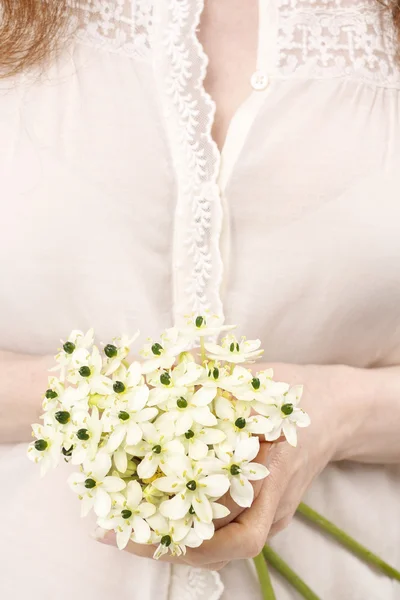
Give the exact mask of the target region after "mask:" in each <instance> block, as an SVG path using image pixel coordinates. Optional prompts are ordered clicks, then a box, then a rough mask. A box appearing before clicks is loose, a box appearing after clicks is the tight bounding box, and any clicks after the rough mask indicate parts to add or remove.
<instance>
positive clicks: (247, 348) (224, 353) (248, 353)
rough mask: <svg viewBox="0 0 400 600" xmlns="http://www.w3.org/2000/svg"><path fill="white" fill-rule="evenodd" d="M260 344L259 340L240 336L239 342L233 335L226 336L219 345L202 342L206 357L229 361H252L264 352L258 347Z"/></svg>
mask: <svg viewBox="0 0 400 600" xmlns="http://www.w3.org/2000/svg"><path fill="white" fill-rule="evenodd" d="M260 346H261V342H260V340H246V339H245V338H242V339H241V340H240V342H239V341H238V340H237V339H236V337H235V336H234V335H228V336H226V337H225V338H224V339H223V340H222V343H221V345H220V346H219V345H218V344H213V343H211V342H208V343H205V344H204V347H205V349H206V351H207V356H208V358H211V360H225V361H227V362H230V363H244V362H251V361H253V360H254V359H256V358H258V357H259V356H261V354H262V353H263V352H264V350H261V349H260Z"/></svg>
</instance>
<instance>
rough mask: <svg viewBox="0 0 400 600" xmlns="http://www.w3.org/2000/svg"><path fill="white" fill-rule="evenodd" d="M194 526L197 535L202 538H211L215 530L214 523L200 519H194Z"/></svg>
mask: <svg viewBox="0 0 400 600" xmlns="http://www.w3.org/2000/svg"><path fill="white" fill-rule="evenodd" d="M193 528H194V531H195V533H196V535H198V536H199V538H201V539H202V540H211V538H212V536H213V535H214V532H215V527H214V523H212V522H211V523H204V522H203V521H200V520H199V519H194V523H193Z"/></svg>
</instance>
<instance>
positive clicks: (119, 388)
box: [113, 381, 126, 394]
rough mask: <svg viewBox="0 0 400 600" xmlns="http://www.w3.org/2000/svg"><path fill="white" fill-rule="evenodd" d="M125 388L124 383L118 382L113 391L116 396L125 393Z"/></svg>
mask: <svg viewBox="0 0 400 600" xmlns="http://www.w3.org/2000/svg"><path fill="white" fill-rule="evenodd" d="M125 389H126V388H125V386H124V384H123V383H122V381H116V382H115V383H114V385H113V390H114V392H115V393H116V394H122V392H124V391H125Z"/></svg>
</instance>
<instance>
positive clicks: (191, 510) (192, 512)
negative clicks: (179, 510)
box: [189, 506, 195, 515]
mask: <svg viewBox="0 0 400 600" xmlns="http://www.w3.org/2000/svg"><path fill="white" fill-rule="evenodd" d="M189 514H191V515H194V514H195V510H194V508H193V506H191V507H190V508H189Z"/></svg>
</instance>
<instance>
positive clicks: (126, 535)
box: [116, 526, 132, 550]
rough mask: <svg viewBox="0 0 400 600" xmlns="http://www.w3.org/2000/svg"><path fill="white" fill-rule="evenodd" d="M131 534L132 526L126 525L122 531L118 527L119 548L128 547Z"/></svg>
mask: <svg viewBox="0 0 400 600" xmlns="http://www.w3.org/2000/svg"><path fill="white" fill-rule="evenodd" d="M131 534H132V528H131V527H128V526H126V527H124V528H123V529H122V531H121V530H120V529H117V531H116V539H117V546H118V548H119V550H123V549H124V548H126V546H127V545H128V542H129V540H130V538H131Z"/></svg>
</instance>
